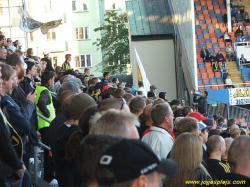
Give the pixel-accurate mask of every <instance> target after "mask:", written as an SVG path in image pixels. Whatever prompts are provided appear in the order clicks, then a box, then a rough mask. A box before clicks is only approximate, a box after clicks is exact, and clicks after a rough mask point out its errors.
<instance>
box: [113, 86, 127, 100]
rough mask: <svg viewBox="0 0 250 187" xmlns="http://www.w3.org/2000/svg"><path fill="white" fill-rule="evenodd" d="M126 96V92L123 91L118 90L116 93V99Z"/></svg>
mask: <svg viewBox="0 0 250 187" xmlns="http://www.w3.org/2000/svg"><path fill="white" fill-rule="evenodd" d="M124 94H125V91H124V90H123V89H120V88H118V89H116V90H115V92H114V98H120V97H122V96H123V95H124Z"/></svg>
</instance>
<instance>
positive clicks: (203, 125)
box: [199, 122, 212, 131]
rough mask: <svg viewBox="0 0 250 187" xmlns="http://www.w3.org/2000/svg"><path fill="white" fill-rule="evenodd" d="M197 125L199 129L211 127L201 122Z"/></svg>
mask: <svg viewBox="0 0 250 187" xmlns="http://www.w3.org/2000/svg"><path fill="white" fill-rule="evenodd" d="M199 127H200V129H201V131H202V130H203V129H211V128H212V126H207V125H205V124H204V123H203V122H199Z"/></svg>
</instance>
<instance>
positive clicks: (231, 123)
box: [227, 119, 236, 129]
mask: <svg viewBox="0 0 250 187" xmlns="http://www.w3.org/2000/svg"><path fill="white" fill-rule="evenodd" d="M234 124H236V122H235V119H229V120H228V121H227V127H228V128H229V129H230V128H231V126H232V125H234Z"/></svg>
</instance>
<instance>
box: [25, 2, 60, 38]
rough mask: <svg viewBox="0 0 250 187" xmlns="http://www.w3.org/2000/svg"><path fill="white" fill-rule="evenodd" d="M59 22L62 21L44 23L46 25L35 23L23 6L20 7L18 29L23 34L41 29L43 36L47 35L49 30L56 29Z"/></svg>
mask: <svg viewBox="0 0 250 187" xmlns="http://www.w3.org/2000/svg"><path fill="white" fill-rule="evenodd" d="M61 22H62V19H59V20H53V21H50V22H46V23H42V22H39V21H36V20H34V19H33V18H32V17H31V16H30V15H29V13H28V12H27V10H26V8H25V6H24V4H23V6H22V13H21V19H20V29H22V30H23V31H24V32H34V31H36V30H37V29H41V31H42V33H43V34H47V32H48V31H49V29H52V28H55V27H58V25H59V24H60V23H61Z"/></svg>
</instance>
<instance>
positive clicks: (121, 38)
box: [93, 11, 130, 75]
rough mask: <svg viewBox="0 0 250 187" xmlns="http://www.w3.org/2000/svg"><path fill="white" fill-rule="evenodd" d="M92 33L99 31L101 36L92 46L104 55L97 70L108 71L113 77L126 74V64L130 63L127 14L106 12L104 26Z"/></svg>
mask: <svg viewBox="0 0 250 187" xmlns="http://www.w3.org/2000/svg"><path fill="white" fill-rule="evenodd" d="M94 31H95V32H98V31H101V33H102V35H101V38H97V40H96V42H94V43H93V45H96V46H97V50H101V51H102V52H103V53H104V54H103V60H102V61H101V62H100V63H99V64H98V65H97V66H96V67H97V69H98V70H101V71H102V72H104V71H109V72H110V73H111V74H113V75H117V74H126V70H127V64H129V63H130V55H129V35H128V18H127V14H126V13H123V14H118V13H116V12H115V11H111V12H106V14H105V16H104V24H103V25H101V26H100V27H98V28H95V29H94Z"/></svg>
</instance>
